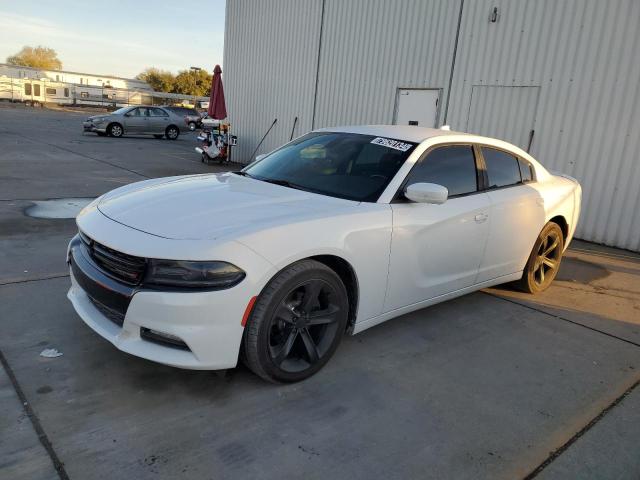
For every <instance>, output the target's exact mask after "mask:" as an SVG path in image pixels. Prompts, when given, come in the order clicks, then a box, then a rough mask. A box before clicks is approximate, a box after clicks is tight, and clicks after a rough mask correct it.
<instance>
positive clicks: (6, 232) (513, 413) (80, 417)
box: [0, 106, 640, 479]
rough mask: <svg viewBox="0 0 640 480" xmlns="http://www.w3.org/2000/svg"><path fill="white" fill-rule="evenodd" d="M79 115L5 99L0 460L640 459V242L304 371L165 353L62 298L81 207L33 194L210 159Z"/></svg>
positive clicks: (553, 468) (312, 469) (556, 468)
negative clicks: (64, 212)
mask: <svg viewBox="0 0 640 480" xmlns="http://www.w3.org/2000/svg"><path fill="white" fill-rule="evenodd" d="M81 119H82V116H78V115H74V114H69V113H60V112H49V111H46V110H45V111H40V110H29V109H26V110H22V109H20V110H14V109H6V108H2V107H1V106H0V177H1V178H0V199H2V201H0V306H1V307H0V351H1V352H2V354H3V356H4V358H5V359H6V363H7V366H8V368H9V369H10V370H11V372H12V373H13V375H14V376H15V383H12V382H11V381H10V379H9V378H8V377H7V372H6V371H0V412H2V413H1V414H0V416H1V418H0V478H15V479H20V478H24V479H27V478H29V479H31V478H55V476H56V475H57V473H56V471H55V469H54V465H53V462H52V460H51V452H47V450H46V449H45V447H44V446H43V445H46V444H47V442H49V443H50V446H51V449H52V451H53V453H54V455H55V456H57V457H58V458H59V459H60V461H61V462H62V463H63V464H64V465H63V468H62V471H61V474H60V475H62V478H66V477H64V475H66V476H68V478H71V479H94V478H96V479H97V478H104V477H108V478H139V479H146V478H167V479H169V478H171V479H174V478H197V479H201V478H212V479H213V478H215V479H221V478H265V479H271V478H301V477H304V478H307V479H324V478H336V479H339V478H349V479H358V478H363V479H364V478H367V479H369V478H385V479H388V478H397V479H406V478H474V479H476V478H492V479H494V478H524V477H526V476H527V475H530V474H532V473H535V476H539V477H542V478H611V477H614V476H615V477H616V478H638V476H640V465H639V464H638V461H637V459H638V458H639V457H640V455H637V453H638V452H639V449H638V447H637V445H638V436H637V435H638V434H637V432H638V430H639V429H638V426H640V425H639V424H638V401H637V399H638V391H639V390H638V388H637V387H635V388H634V386H635V385H637V382H638V380H640V340H639V334H638V324H639V319H640V291H638V288H637V287H638V285H640V282H638V279H639V275H640V256H638V255H636V254H633V253H630V252H621V251H618V250H613V249H607V248H603V247H597V246H593V245H590V244H586V243H579V242H576V243H575V244H574V245H573V246H572V250H570V251H569V252H568V254H567V257H566V258H565V261H564V263H563V267H562V271H561V274H560V277H559V279H558V281H556V282H555V284H554V285H553V287H552V288H551V289H550V290H549V291H547V292H545V293H544V294H543V295H541V296H539V297H529V296H525V295H522V294H520V293H517V292H514V291H513V290H511V289H509V288H506V287H501V288H495V289H490V290H488V291H486V292H478V293H474V294H471V295H467V296H465V297H462V298H459V299H456V300H453V301H450V302H446V303H443V304H440V305H436V306H434V307H431V308H428V309H425V310H423V311H419V312H415V313H412V314H410V315H405V316H403V317H401V318H398V319H395V320H393V321H390V322H387V323H385V324H382V325H379V326H377V327H374V328H372V329H370V330H368V331H366V332H363V333H362V334H359V335H357V336H354V337H349V338H346V339H345V341H344V343H343V344H342V345H341V346H340V348H339V349H338V352H337V354H336V357H335V358H334V359H332V361H331V362H330V363H329V364H328V365H327V367H326V368H325V369H324V370H323V371H321V372H320V373H319V374H318V375H317V376H315V377H313V378H311V379H309V380H307V381H305V382H302V383H299V384H295V385H286V386H273V385H270V384H266V383H264V382H262V381H260V380H259V379H258V378H257V377H255V376H254V375H252V374H251V373H250V372H249V371H248V370H246V369H245V368H244V367H242V366H240V367H238V368H237V369H235V370H232V371H230V372H229V373H228V374H227V375H226V376H225V375H219V374H215V373H212V372H192V371H183V370H177V369H173V368H169V367H164V366H161V365H156V364H153V363H151V362H147V361H145V360H141V359H138V358H135V357H132V356H129V355H127V354H124V353H122V352H119V351H117V350H116V349H114V348H113V347H112V346H111V345H110V344H109V343H108V342H106V341H104V340H103V339H101V338H100V337H99V336H97V335H96V334H95V333H94V332H93V331H91V330H90V329H89V328H88V327H86V326H85V325H84V324H83V323H82V321H81V320H80V319H79V318H78V317H77V315H76V314H75V313H74V312H73V309H72V307H71V306H70V304H69V302H68V301H67V300H66V297H65V294H66V290H67V288H68V285H69V279H68V278H67V272H66V266H65V263H64V251H65V247H66V243H67V241H68V239H69V238H70V237H71V236H72V235H73V234H74V233H75V225H74V222H73V221H72V220H45V219H35V218H30V217H27V216H25V215H24V210H25V209H26V208H27V207H28V206H29V205H30V204H31V202H30V200H36V199H46V198H58V197H94V196H97V195H100V194H101V193H103V192H104V191H106V190H109V189H112V188H115V187H116V186H118V185H121V184H125V183H129V182H132V181H136V180H139V179H144V178H147V177H155V176H161V175H175V174H185V173H203V172H210V171H215V170H217V169H218V168H217V167H214V166H207V165H203V164H201V163H200V161H199V159H198V157H197V155H196V154H195V152H193V146H194V145H195V141H194V140H193V137H192V136H184V137H181V139H180V140H178V141H177V142H169V141H166V140H155V139H145V138H128V139H111V138H99V137H97V136H90V135H83V134H82V133H81V131H80V120H81ZM42 125H46V128H44V129H42V128H40V127H41V126H42ZM34 132H38V133H40V134H42V138H41V139H38V138H34V136H33V135H32V134H33V133H34ZM240 140H241V139H240ZM47 347H53V348H57V349H59V350H60V351H62V352H63V354H64V355H63V356H62V357H59V358H55V359H46V358H42V357H40V356H39V353H40V352H41V351H42V349H44V348H47ZM18 391H21V392H22V394H23V395H24V398H25V399H26V401H27V402H28V404H29V406H30V408H31V409H32V410H31V412H32V413H33V417H32V418H31V419H29V417H28V416H26V413H27V412H26V411H25V410H24V406H23V405H22V404H21V401H20V398H19V396H18V393H17V392H18ZM32 422H33V423H32ZM34 424H35V425H36V426H38V425H39V426H40V428H41V431H40V433H41V435H40V436H39V435H38V433H37V432H36V430H35V429H34V427H33V425H34ZM577 434H579V436H576V435H577ZM634 453H636V454H635V455H634ZM541 467H544V468H541Z"/></svg>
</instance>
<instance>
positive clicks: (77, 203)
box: [24, 198, 94, 218]
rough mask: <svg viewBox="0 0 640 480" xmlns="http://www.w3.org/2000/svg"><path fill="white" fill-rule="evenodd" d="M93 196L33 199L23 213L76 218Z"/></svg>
mask: <svg viewBox="0 0 640 480" xmlns="http://www.w3.org/2000/svg"><path fill="white" fill-rule="evenodd" d="M93 200H94V199H93V198H56V199H55V200H34V201H33V205H31V206H30V207H29V208H27V209H26V210H25V212H24V213H25V215H28V216H30V217H35V218H76V215H78V213H80V210H82V209H83V208H84V207H85V206H86V205H88V204H89V203H91V202H92V201H93Z"/></svg>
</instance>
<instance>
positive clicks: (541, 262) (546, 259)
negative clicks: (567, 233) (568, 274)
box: [516, 222, 564, 295]
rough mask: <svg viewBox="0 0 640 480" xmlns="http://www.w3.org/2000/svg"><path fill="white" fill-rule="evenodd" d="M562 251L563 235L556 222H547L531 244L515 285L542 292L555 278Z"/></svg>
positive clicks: (521, 288) (530, 291) (527, 290)
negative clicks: (519, 277) (524, 264)
mask: <svg viewBox="0 0 640 480" xmlns="http://www.w3.org/2000/svg"><path fill="white" fill-rule="evenodd" d="M563 251H564V235H563V233H562V229H561V228H560V226H559V225H558V224H557V223H553V222H549V223H547V224H546V225H545V226H544V228H543V229H542V231H541V232H540V235H538V238H537V239H536V242H535V243H534V245H533V249H532V250H531V254H530V255H529V260H527V264H526V266H525V268H524V272H523V273H522V278H521V279H520V281H518V282H517V284H516V286H517V287H518V288H519V289H520V290H522V291H523V292H527V293H532V294H534V295H535V294H537V293H540V292H544V291H545V290H546V289H547V288H549V285H551V282H553V279H554V278H556V275H557V274H558V270H559V269H560V262H561V261H562V252H563Z"/></svg>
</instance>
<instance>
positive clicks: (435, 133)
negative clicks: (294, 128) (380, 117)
mask: <svg viewBox="0 0 640 480" xmlns="http://www.w3.org/2000/svg"><path fill="white" fill-rule="evenodd" d="M315 131H316V132H344V133H360V134H363V135H375V136H376V137H388V138H393V139H395V140H404V141H406V142H412V143H421V142H424V141H425V140H427V139H428V138H433V137H441V136H447V135H466V134H465V133H462V132H454V131H451V130H441V129H439V128H427V127H415V126H412V125H347V126H342V127H327V128H320V129H318V130H315Z"/></svg>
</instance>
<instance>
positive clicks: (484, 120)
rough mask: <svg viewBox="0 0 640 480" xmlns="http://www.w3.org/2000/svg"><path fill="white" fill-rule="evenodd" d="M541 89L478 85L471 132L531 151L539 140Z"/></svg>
mask: <svg viewBox="0 0 640 480" xmlns="http://www.w3.org/2000/svg"><path fill="white" fill-rule="evenodd" d="M539 95H540V87H535V86H534V87H511V86H493V85H491V86H489V85H474V86H473V89H472V91H471V105H470V106H469V117H468V119H467V129H466V130H467V132H469V133H476V134H479V135H486V136H488V137H495V138H499V139H501V140H505V141H507V142H510V143H513V144H514V145H517V146H519V147H520V148H522V149H524V150H529V147H530V143H531V141H532V140H534V139H535V122H536V110H537V107H538V97H539Z"/></svg>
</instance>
